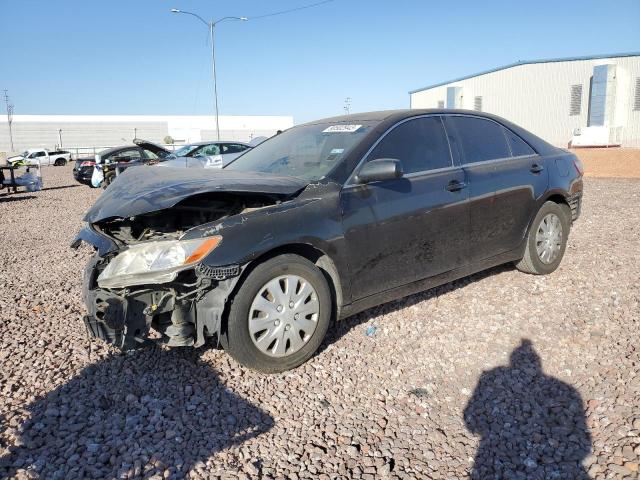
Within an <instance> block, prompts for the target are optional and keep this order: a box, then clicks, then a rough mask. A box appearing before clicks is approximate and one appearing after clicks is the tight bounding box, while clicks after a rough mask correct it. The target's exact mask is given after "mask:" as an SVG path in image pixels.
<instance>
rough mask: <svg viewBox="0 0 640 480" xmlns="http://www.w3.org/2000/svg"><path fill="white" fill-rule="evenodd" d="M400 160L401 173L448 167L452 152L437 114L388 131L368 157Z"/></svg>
mask: <svg viewBox="0 0 640 480" xmlns="http://www.w3.org/2000/svg"><path fill="white" fill-rule="evenodd" d="M377 158H395V159H397V160H400V162H401V163H402V168H403V171H404V174H405V175H407V174H411V173H419V172H425V171H427V170H435V169H439V168H446V167H451V166H452V163H451V152H450V151H449V143H448V141H447V137H446V135H445V131H444V127H443V125H442V120H441V119H440V117H437V116H433V117H423V118H416V119H413V120H409V121H406V122H404V123H401V124H400V125H398V126H397V127H395V128H394V129H393V130H391V132H389V133H388V134H387V135H386V136H385V137H384V138H383V139H382V140H381V141H380V143H378V145H377V146H376V147H375V148H374V149H373V151H372V152H371V153H370V154H369V156H368V157H367V161H369V160H375V159H377Z"/></svg>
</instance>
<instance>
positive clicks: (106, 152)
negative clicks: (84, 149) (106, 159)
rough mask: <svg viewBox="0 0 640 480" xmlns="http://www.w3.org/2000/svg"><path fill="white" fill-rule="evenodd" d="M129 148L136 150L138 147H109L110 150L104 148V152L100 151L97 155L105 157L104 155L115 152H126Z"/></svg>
mask: <svg viewBox="0 0 640 480" xmlns="http://www.w3.org/2000/svg"><path fill="white" fill-rule="evenodd" d="M129 148H138V146H137V145H120V146H118V147H111V148H105V149H104V150H100V151H99V152H98V154H99V155H101V156H105V155H109V154H110V153H113V152H117V151H118V150H127V149H129Z"/></svg>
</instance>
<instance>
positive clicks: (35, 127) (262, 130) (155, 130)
mask: <svg viewBox="0 0 640 480" xmlns="http://www.w3.org/2000/svg"><path fill="white" fill-rule="evenodd" d="M5 119H6V117H5ZM291 126H293V117H291V116H267V115H263V116H261V115H255V116H227V115H223V116H220V138H221V139H222V140H239V141H243V142H247V141H250V140H251V139H252V138H255V137H263V136H266V137H270V136H272V135H274V134H275V133H276V132H277V131H278V130H285V129H287V128H289V127H291ZM11 131H12V135H11V136H12V137H13V150H14V151H23V150H25V149H27V148H35V147H43V148H55V147H56V146H59V145H60V144H62V147H63V148H65V149H73V148H78V147H110V146H116V145H122V144H126V143H130V142H131V140H133V139H134V138H143V139H145V140H150V141H152V142H158V143H166V142H165V139H166V138H167V137H171V138H172V139H173V140H174V142H175V143H177V144H184V143H189V142H199V141H204V140H215V139H216V124H215V117H214V116H182V115H171V116H169V115H162V116H161V115H14V117H13V122H12V128H11ZM9 151H11V145H10V135H9V125H8V123H7V122H6V121H4V122H1V123H0V152H9Z"/></svg>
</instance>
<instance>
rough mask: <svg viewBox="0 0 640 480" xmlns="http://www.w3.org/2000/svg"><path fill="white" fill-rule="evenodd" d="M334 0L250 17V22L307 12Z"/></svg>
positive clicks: (324, 0)
mask: <svg viewBox="0 0 640 480" xmlns="http://www.w3.org/2000/svg"><path fill="white" fill-rule="evenodd" d="M333 1H334V0H323V1H322V2H316V3H311V4H309V5H302V6H301V7H296V8H290V9H288V10H281V11H279V12H273V13H267V14H265V15H258V16H255V17H249V20H258V19H260V18H267V17H275V16H276V15H284V14H285V13H291V12H297V11H299V10H306V9H307V8H313V7H318V6H320V5H324V4H325V3H330V2H333Z"/></svg>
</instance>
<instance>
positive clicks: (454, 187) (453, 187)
mask: <svg viewBox="0 0 640 480" xmlns="http://www.w3.org/2000/svg"><path fill="white" fill-rule="evenodd" d="M466 187H467V184H466V183H464V182H460V181H458V180H451V181H450V182H449V183H448V184H447V186H446V187H445V188H446V189H447V190H449V191H450V192H458V191H460V190H462V189H463V188H466Z"/></svg>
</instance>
